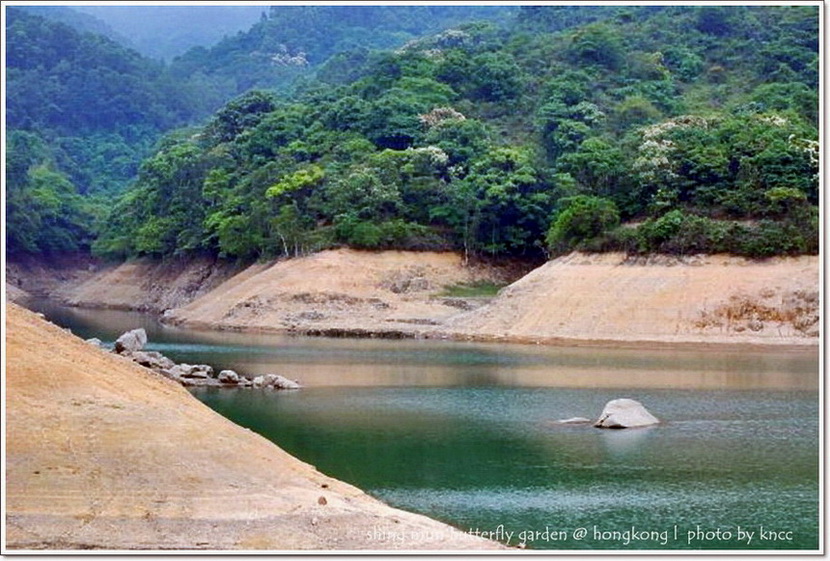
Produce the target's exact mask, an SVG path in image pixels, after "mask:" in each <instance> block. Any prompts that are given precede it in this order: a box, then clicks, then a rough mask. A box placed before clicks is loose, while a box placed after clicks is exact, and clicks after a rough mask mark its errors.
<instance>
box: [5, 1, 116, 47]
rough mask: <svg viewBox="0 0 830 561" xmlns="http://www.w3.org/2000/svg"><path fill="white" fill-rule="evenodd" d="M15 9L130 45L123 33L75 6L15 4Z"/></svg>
mask: <svg viewBox="0 0 830 561" xmlns="http://www.w3.org/2000/svg"><path fill="white" fill-rule="evenodd" d="M15 8H16V9H19V10H23V11H25V12H28V13H30V14H32V15H35V16H40V17H42V18H45V19H48V20H51V21H56V22H59V23H65V24H66V25H68V26H70V27H72V28H73V29H75V30H77V31H81V32H88V33H95V34H97V35H103V36H104V37H108V38H109V39H112V40H113V41H115V42H117V43H121V44H122V45H124V46H126V47H130V46H132V45H131V43H130V40H129V39H127V37H125V36H124V35H121V34H120V33H118V32H117V31H115V30H114V29H113V28H112V27H110V26H109V25H107V24H106V23H104V22H103V21H102V20H100V19H98V18H96V17H95V16H92V15H90V14H86V13H83V12H82V11H79V10H77V9H75V8H70V7H67V6H40V5H35V6H26V5H20V6H16V7H15Z"/></svg>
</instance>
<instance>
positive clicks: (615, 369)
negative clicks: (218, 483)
mask: <svg viewBox="0 0 830 561" xmlns="http://www.w3.org/2000/svg"><path fill="white" fill-rule="evenodd" d="M47 313H49V315H50V317H52V318H54V319H55V321H56V322H59V323H61V324H63V325H67V326H70V327H72V329H73V330H74V331H75V332H76V333H78V334H80V335H82V336H93V335H97V336H99V337H101V338H102V339H107V340H112V339H113V338H114V337H115V336H116V335H117V334H118V333H120V332H121V331H123V330H125V329H126V328H129V327H135V326H137V325H139V324H140V322H144V323H143V325H144V327H145V328H146V329H148V332H149V334H150V340H151V345H150V347H151V348H156V349H157V350H161V351H162V352H164V353H165V354H168V355H169V356H171V357H173V358H175V359H176V360H179V361H188V362H207V363H210V364H214V365H215V366H221V367H232V368H236V369H238V370H239V371H240V372H244V373H247V374H250V373H261V372H277V373H282V374H285V375H288V376H290V377H292V378H299V379H300V380H301V381H302V382H304V383H305V384H306V386H307V387H306V388H305V389H303V390H301V391H298V392H287V393H286V392H283V393H280V392H270V391H259V390H256V391H255V390H236V389H197V390H194V392H193V393H194V395H195V396H196V397H198V398H199V399H200V400H202V401H203V402H204V403H206V404H207V405H209V406H210V407H212V408H213V409H215V410H216V411H218V412H219V413H221V414H223V415H225V416H226V417H228V418H230V419H232V420H233V421H235V422H237V423H238V424H240V425H242V426H245V427H249V428H251V429H252V430H254V431H256V432H258V433H260V434H262V435H264V436H265V437H267V438H269V439H271V440H272V441H274V442H276V443H277V444H279V445H280V446H281V447H283V448H284V449H285V450H287V451H289V452H290V453H292V454H294V455H295V456H297V457H299V458H301V459H302V460H304V461H306V462H309V463H311V464H313V465H315V466H316V467H317V468H318V469H320V470H321V471H322V472H324V473H327V474H329V475H331V476H333V477H336V478H338V479H342V480H344V481H347V482H349V483H352V484H354V485H356V486H358V487H360V488H362V489H364V490H365V491H367V492H368V493H369V494H371V495H373V496H376V497H378V498H380V499H382V500H384V501H385V502H387V503H389V504H391V505H393V506H396V507H400V508H404V509H407V510H411V511H415V512H420V513H423V514H426V515H429V516H431V517H433V518H437V519H440V520H443V521H445V522H448V523H450V524H452V525H454V526H456V527H458V528H460V529H462V530H464V531H472V532H476V531H478V532H493V533H494V535H495V537H497V538H499V539H501V540H502V541H505V542H508V543H510V544H511V545H517V544H518V543H520V542H524V544H525V545H526V547H528V548H535V549H563V550H577V549H594V550H597V549H609V550H611V549H613V550H627V549H630V550H639V549H659V550H676V549H684V550H686V549H715V550H720V549H723V550H726V549H750V550H755V549H776V550H780V549H817V548H818V546H819V485H818V481H819V467H820V466H819V414H820V408H819V394H818V371H819V370H818V356H817V355H818V353H817V351H806V352H805V351H798V352H794V351H780V352H779V351H776V352H763V353H760V352H731V353H722V352H718V353H715V352H692V351H631V350H626V351H623V350H612V349H560V348H546V347H542V348H540V347H527V346H515V345H470V344H458V343H447V342H428V341H351V340H326V339H307V338H290V337H276V336H264V335H263V336H251V335H241V334H233V333H222V334H217V333H194V332H187V331H180V330H171V329H168V328H164V327H161V326H158V325H157V324H155V322H153V321H152V320H151V319H149V318H147V317H146V316H140V315H131V314H123V313H117V312H85V311H79V310H66V309H51V310H48V311H47ZM618 397H631V398H634V399H637V400H639V401H641V402H642V403H644V404H645V405H646V406H647V407H648V409H649V410H650V411H651V412H652V413H654V414H655V415H656V416H657V417H659V418H660V419H662V420H664V422H663V424H661V425H659V426H656V427H652V428H647V429H636V430H624V431H603V430H599V429H594V428H592V427H591V426H586V425H578V426H575V425H561V424H557V423H556V422H555V421H556V420H557V419H563V418H568V417H574V416H584V417H589V418H595V417H596V416H597V415H598V414H599V412H600V410H601V409H602V407H603V405H604V404H605V403H606V402H607V401H608V400H610V399H614V398H618ZM583 533H584V535H583ZM382 539H383V537H380V538H379V540H380V541H379V543H378V549H383V542H382ZM508 540H509V541H508Z"/></svg>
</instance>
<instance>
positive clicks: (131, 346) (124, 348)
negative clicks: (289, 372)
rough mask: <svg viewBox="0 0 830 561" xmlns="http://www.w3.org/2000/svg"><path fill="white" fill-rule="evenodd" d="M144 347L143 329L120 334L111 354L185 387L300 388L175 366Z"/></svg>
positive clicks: (274, 379)
mask: <svg viewBox="0 0 830 561" xmlns="http://www.w3.org/2000/svg"><path fill="white" fill-rule="evenodd" d="M87 342H88V343H90V344H92V345H96V346H99V347H101V348H103V347H102V345H101V341H100V340H98V339H94V340H92V339H90V340H88V341H87ZM146 344H147V333H146V332H145V331H144V329H141V328H139V329H133V330H130V331H127V332H125V333H123V334H122V335H121V336H120V337H119V338H118V339H117V340H116V342H115V348H113V350H112V352H113V353H114V354H117V355H120V356H123V357H125V358H128V359H130V360H132V361H133V362H135V363H136V364H138V365H140V366H143V367H145V368H149V369H150V370H152V371H153V372H155V373H157V374H161V375H162V376H164V377H166V378H169V379H171V380H173V381H175V382H178V383H179V384H181V385H183V386H185V387H194V386H199V387H204V386H207V387H215V388H227V387H238V388H268V389H273V390H299V389H300V388H302V386H301V385H300V383H299V381H297V380H290V379H288V378H286V377H285V376H281V375H279V374H264V375H261V376H257V377H255V378H253V379H249V378H247V377H246V376H243V375H241V374H239V373H237V372H235V371H233V370H222V371H221V372H219V373H218V374H217V373H216V371H215V370H214V368H213V366H211V365H209V364H187V363H184V362H183V363H180V364H176V363H175V361H173V360H172V359H170V358H168V357H166V356H164V355H163V354H161V353H160V352H157V351H143V350H141V349H143V348H144V345H146Z"/></svg>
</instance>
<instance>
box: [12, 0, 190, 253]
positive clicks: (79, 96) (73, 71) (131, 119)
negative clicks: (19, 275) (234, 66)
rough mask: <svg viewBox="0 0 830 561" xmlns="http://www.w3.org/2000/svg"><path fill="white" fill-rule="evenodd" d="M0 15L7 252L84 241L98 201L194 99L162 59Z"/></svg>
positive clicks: (118, 185) (24, 15)
mask: <svg viewBox="0 0 830 561" xmlns="http://www.w3.org/2000/svg"><path fill="white" fill-rule="evenodd" d="M44 9H45V8H44ZM66 12H69V11H68V10H66V9H59V15H60V14H66ZM78 15H79V16H80V14H78ZM5 23H6V42H7V45H8V47H9V48H7V49H6V127H7V128H6V133H7V136H6V150H7V152H6V154H7V156H6V165H7V172H6V203H7V213H8V214H7V220H8V222H7V242H8V247H9V251H10V252H12V253H14V252H49V251H67V250H77V249H84V248H86V249H88V248H89V244H90V242H91V239H92V238H93V237H94V231H95V221H96V216H98V215H100V211H101V210H103V209H102V205H103V204H104V202H103V201H102V200H100V199H101V198H102V197H104V196H112V195H114V194H115V193H118V192H121V191H123V189H124V188H125V187H126V185H127V183H128V182H129V181H131V180H132V179H133V178H134V177H135V175H136V172H137V170H138V166H139V163H140V161H141V159H142V158H144V157H146V156H147V155H148V154H149V153H150V152H151V148H152V147H153V145H154V144H155V142H156V141H157V140H158V138H159V136H160V135H161V134H163V133H164V132H166V131H169V130H170V129H171V128H174V127H178V126H181V125H183V124H184V123H186V122H187V121H188V120H190V119H192V118H193V117H194V116H195V114H196V109H197V107H195V106H194V105H192V104H191V103H190V102H191V100H192V98H191V97H189V96H187V95H184V93H183V90H182V88H181V87H180V85H179V84H176V83H175V82H174V81H173V80H171V79H170V78H169V76H168V74H167V73H166V72H165V69H164V67H163V66H162V65H160V64H159V63H154V62H152V61H149V60H148V59H146V58H143V57H141V56H140V55H139V54H138V53H136V52H134V51H131V50H129V49H126V48H125V47H122V46H121V45H120V44H118V43H116V42H115V41H113V40H111V39H108V38H106V37H104V36H102V35H99V34H97V33H92V32H81V31H77V30H76V29H74V28H73V27H71V26H69V25H68V24H65V23H61V22H58V21H53V20H47V19H44V18H42V17H40V16H37V15H33V14H31V13H29V12H28V11H24V10H23V9H20V8H14V7H10V8H7V10H6V21H5Z"/></svg>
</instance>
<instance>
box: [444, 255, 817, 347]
mask: <svg viewBox="0 0 830 561" xmlns="http://www.w3.org/2000/svg"><path fill="white" fill-rule="evenodd" d="M818 289H819V258H818V257H817V256H802V257H795V258H774V259H768V260H765V261H752V260H747V259H743V258H738V257H729V256H724V255H711V256H695V257H687V258H676V257H667V256H653V257H640V258H634V257H628V256H626V255H624V254H618V253H612V254H601V255H584V254H571V255H568V256H564V257H560V258H558V259H555V260H553V261H550V262H549V263H546V264H545V265H543V266H542V267H539V268H538V269H536V270H534V271H532V272H531V273H530V274H528V275H526V276H525V277H524V278H522V279H520V280H519V281H517V282H515V283H513V284H512V285H510V286H509V287H507V288H505V289H503V290H502V291H501V292H500V293H499V295H498V297H497V298H495V299H494V300H493V301H492V302H491V303H490V304H489V305H487V306H485V307H482V308H480V309H478V310H474V311H471V312H468V313H464V314H460V315H458V316H456V317H454V318H452V319H451V320H450V321H448V322H447V325H446V329H447V330H449V331H452V332H453V333H455V334H456V336H464V337H469V338H487V337H490V338H498V339H504V340H520V341H537V342H554V341H557V340H559V341H608V342H633V341H637V342H644V341H649V342H661V343H680V342H683V343H737V344H742V343H748V344H789V345H805V344H811V345H812V344H818V329H819V293H818Z"/></svg>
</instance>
